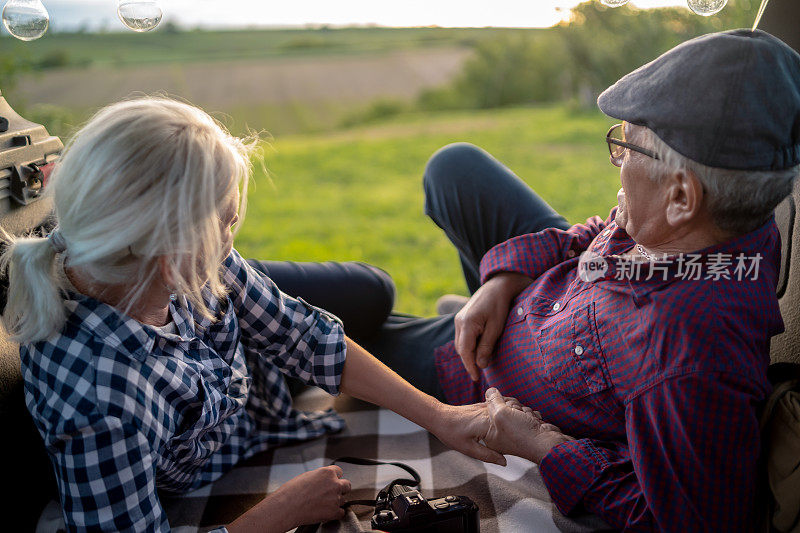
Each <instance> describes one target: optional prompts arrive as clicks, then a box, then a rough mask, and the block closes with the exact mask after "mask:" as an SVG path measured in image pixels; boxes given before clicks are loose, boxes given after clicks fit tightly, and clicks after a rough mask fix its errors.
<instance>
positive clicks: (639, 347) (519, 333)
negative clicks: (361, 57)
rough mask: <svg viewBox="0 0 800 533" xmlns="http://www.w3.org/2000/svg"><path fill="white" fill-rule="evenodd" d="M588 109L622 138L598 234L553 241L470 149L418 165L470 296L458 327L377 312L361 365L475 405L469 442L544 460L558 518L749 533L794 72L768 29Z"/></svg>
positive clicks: (671, 56)
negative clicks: (478, 417)
mask: <svg viewBox="0 0 800 533" xmlns="http://www.w3.org/2000/svg"><path fill="white" fill-rule="evenodd" d="M598 104H599V106H600V108H601V109H602V110H603V111H604V112H605V113H606V114H608V115H610V116H612V117H614V118H616V119H618V120H621V121H623V122H622V124H619V125H616V126H614V127H613V128H611V130H610V131H609V133H608V135H607V137H606V139H605V142H607V143H608V146H609V148H610V152H611V162H612V163H613V164H614V165H616V166H618V167H620V170H621V172H620V178H621V182H622V189H620V191H619V194H618V196H617V200H618V206H617V207H615V208H614V209H613V210H612V211H611V214H610V216H609V217H608V218H606V219H605V220H603V219H601V218H599V217H593V218H591V219H589V220H588V221H587V222H586V223H585V224H577V225H574V226H571V227H570V226H569V225H568V224H567V223H566V221H565V220H564V219H563V218H562V217H561V216H559V215H558V214H557V213H556V212H555V211H553V209H552V208H550V207H549V206H548V205H547V204H546V203H544V202H543V201H542V199H541V198H539V197H538V196H537V195H536V194H535V193H534V192H533V191H532V190H530V189H529V188H528V187H527V186H526V185H525V184H524V183H523V182H522V181H521V180H519V179H518V178H517V177H516V176H514V175H513V174H512V173H511V172H510V171H509V170H508V169H507V168H505V167H503V166H502V165H500V164H499V163H498V162H497V161H496V160H494V159H493V158H491V156H489V155H488V154H487V153H486V152H484V151H482V150H480V149H478V148H475V147H474V146H471V145H465V144H457V145H451V146H448V147H446V148H444V149H442V150H440V151H439V152H438V153H437V154H436V155H434V157H433V158H432V159H431V161H430V162H429V163H428V167H427V169H426V173H425V191H426V210H427V212H428V213H429V214H430V216H431V217H432V218H433V220H434V221H435V222H436V223H437V224H438V225H439V226H440V227H442V228H443V229H444V231H445V233H446V234H447V235H448V236H449V237H450V238H451V240H452V241H453V243H454V244H455V245H456V247H457V248H458V250H459V252H460V254H461V259H462V265H463V266H464V272H465V275H466V279H467V284H468V286H469V287H470V290H471V291H472V292H474V294H473V295H472V297H471V299H469V301H468V302H467V303H466V305H465V306H464V307H463V308H462V309H461V310H460V311H459V312H458V314H456V315H455V318H454V317H453V315H452V314H450V315H445V316H442V317H440V318H438V319H412V318H407V317H391V318H390V320H389V322H387V324H386V325H385V327H384V331H383V334H382V335H381V336H380V338H379V340H377V341H376V342H374V343H372V345H371V348H372V349H373V350H377V351H376V352H375V353H380V354H381V356H382V357H384V358H385V359H384V360H385V362H387V364H389V366H391V367H393V368H395V369H397V370H398V371H399V373H400V374H401V375H404V376H405V377H406V378H407V379H409V381H411V382H412V383H415V384H417V385H418V386H420V387H421V388H422V389H423V390H426V391H428V392H430V393H431V394H434V395H437V396H439V397H441V398H446V399H447V400H449V401H450V402H453V403H470V402H473V401H477V400H478V399H482V398H483V397H484V395H486V398H487V399H488V400H489V401H490V413H491V414H492V419H493V427H492V430H491V432H490V434H489V435H488V436H487V438H486V443H487V444H488V445H490V446H492V447H494V448H495V449H497V450H499V451H502V452H504V453H510V454H515V455H519V456H522V457H526V458H529V459H531V460H533V461H535V462H537V463H539V468H540V472H541V475H542V478H543V480H544V483H545V485H546V486H547V488H548V490H549V492H550V495H551V496H552V499H553V502H554V503H555V505H556V506H557V507H558V508H559V509H560V510H561V511H562V512H563V513H565V514H566V513H570V512H572V511H575V510H584V511H589V512H592V513H596V514H598V515H600V516H601V517H602V518H604V519H605V520H606V522H608V523H609V524H610V525H611V526H613V527H614V528H617V529H622V530H626V531H652V530H663V531H681V532H685V531H753V530H754V529H755V525H754V522H753V518H754V514H753V507H754V505H753V504H754V497H755V486H756V458H757V457H758V454H759V429H758V423H757V407H758V405H759V403H760V402H762V401H763V400H764V399H765V398H766V397H767V395H768V394H769V391H770V384H769V381H768V380H767V367H768V365H769V344H770V337H772V336H773V335H775V334H776V333H779V332H781V331H782V329H783V323H782V320H781V316H780V313H779V308H778V301H777V298H776V295H775V287H776V283H777V276H778V271H779V264H778V263H779V258H780V237H779V233H778V230H777V227H776V225H775V222H774V220H773V218H772V214H773V210H774V208H775V206H776V205H777V204H778V203H779V202H780V201H781V200H782V199H783V198H785V197H786V196H787V195H788V194H789V193H790V191H791V190H792V184H793V181H794V180H795V178H796V177H797V175H798V170H800V167H798V164H800V56H798V54H797V53H796V52H794V51H793V50H791V49H790V48H789V47H788V46H786V45H785V44H784V43H782V42H781V41H779V40H778V39H776V38H774V37H772V36H771V35H768V34H766V33H764V32H749V31H745V30H738V31H734V32H725V33H720V34H712V35H707V36H704V37H701V38H698V39H695V40H692V41H689V42H686V43H684V44H682V45H680V46H678V47H676V48H674V49H673V50H671V51H669V52H667V53H666V54H664V55H663V56H661V57H659V58H658V59H656V60H655V61H653V62H652V63H649V64H648V65H645V66H643V67H642V68H640V69H638V70H636V71H635V72H633V73H631V74H629V75H627V76H625V77H623V78H622V79H621V80H620V81H618V82H617V83H616V84H615V85H614V86H612V87H610V88H609V89H608V90H607V91H605V92H604V93H603V94H602V95H601V96H600V98H599V100H598ZM436 347H439V348H438V349H434V348H436ZM409 354H415V355H416V357H414V358H412V357H410V356H409ZM432 375H433V376H435V377H434V378H432V379H431V378H430V377H429V376H432ZM498 390H499V391H500V392H498ZM501 393H502V394H503V395H508V396H507V397H504V396H502V395H501ZM510 397H516V398H517V399H516V400H515V399H511V398H510ZM533 410H535V411H533Z"/></svg>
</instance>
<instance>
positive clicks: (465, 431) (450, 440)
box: [429, 403, 506, 466]
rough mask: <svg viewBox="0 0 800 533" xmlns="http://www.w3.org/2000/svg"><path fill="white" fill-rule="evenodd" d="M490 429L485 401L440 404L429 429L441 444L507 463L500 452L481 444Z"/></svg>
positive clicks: (474, 456) (482, 459) (481, 457)
mask: <svg viewBox="0 0 800 533" xmlns="http://www.w3.org/2000/svg"><path fill="white" fill-rule="evenodd" d="M490 428H491V420H490V416H489V409H488V404H486V403H476V404H473V405H446V404H442V403H440V404H439V405H438V409H437V413H436V414H435V415H434V422H433V424H432V425H431V427H430V428H429V430H430V432H431V433H433V434H434V435H436V437H437V438H438V439H439V440H440V441H442V443H443V444H444V445H446V446H448V447H450V448H452V449H454V450H456V451H459V452H461V453H463V454H464V455H468V456H470V457H473V458H475V459H478V460H480V461H485V462H487V463H495V464H498V465H500V466H505V465H506V458H505V457H503V456H502V455H501V454H500V453H497V452H496V451H494V450H492V449H490V448H488V447H486V446H484V445H482V444H480V442H479V441H481V440H485V435H486V434H487V433H488V432H489V430H490Z"/></svg>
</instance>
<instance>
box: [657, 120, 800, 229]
mask: <svg viewBox="0 0 800 533" xmlns="http://www.w3.org/2000/svg"><path fill="white" fill-rule="evenodd" d="M643 131H644V137H645V139H644V140H645V142H646V143H647V144H646V146H649V147H651V149H652V150H653V151H654V152H656V153H657V154H658V157H659V158H660V159H659V160H658V161H656V160H654V161H653V162H654V168H656V169H659V170H660V171H659V172H655V173H653V174H652V175H651V177H653V179H656V180H659V179H661V178H662V177H664V176H666V175H667V174H668V173H669V172H670V171H680V170H689V171H691V172H693V173H694V174H695V175H696V176H697V178H698V179H699V180H700V183H702V185H703V190H704V193H705V202H706V207H707V209H708V211H709V213H710V214H711V217H712V219H713V221H714V223H715V224H716V225H717V226H718V227H719V228H720V229H721V230H723V231H726V232H729V233H732V234H734V235H743V234H745V233H748V232H750V231H753V230H755V229H756V228H758V227H759V226H761V225H762V224H764V222H766V221H767V219H768V218H769V217H770V216H771V215H772V213H773V211H774V210H775V207H776V206H777V205H778V204H779V203H781V201H782V200H783V199H784V198H786V197H787V196H788V195H789V194H791V193H792V187H793V184H794V180H795V178H797V176H798V174H800V165H798V166H795V167H792V168H788V169H785V170H758V171H752V170H729V169H725V168H715V167H709V166H706V165H703V164H701V163H698V162H696V161H693V160H691V159H689V158H688V157H685V156H683V155H681V154H679V153H678V152H676V151H675V150H673V149H672V148H670V147H669V146H668V145H667V143H665V142H664V141H662V140H661V139H660V138H659V137H658V135H656V134H655V133H654V132H653V131H652V130H651V129H649V128H644V129H643Z"/></svg>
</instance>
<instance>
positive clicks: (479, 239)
mask: <svg viewBox="0 0 800 533" xmlns="http://www.w3.org/2000/svg"><path fill="white" fill-rule="evenodd" d="M423 185H424V187H425V213H426V214H427V215H428V216H429V217H431V219H432V220H433V221H434V222H435V223H436V225H438V226H439V227H440V228H442V230H444V232H445V234H446V235H447V237H448V238H449V239H450V241H451V242H452V243H453V244H454V245H455V247H456V249H457V250H458V254H459V257H460V259H461V266H462V268H463V270H464V278H465V279H466V282H467V288H468V289H469V292H470V294H472V293H474V292H475V291H476V290H478V287H480V276H479V274H478V268H479V265H480V262H481V259H482V258H483V256H484V255H485V254H486V252H488V251H489V249H490V248H492V247H494V246H495V245H497V244H500V243H501V242H504V241H507V240H508V239H511V238H512V237H516V236H518V235H524V234H526V233H536V232H538V231H542V230H543V229H546V228H560V229H567V228H568V227H569V226H570V225H569V224H568V223H567V221H566V219H565V218H564V217H563V216H561V215H559V214H558V213H557V212H556V211H555V210H554V209H553V208H552V207H550V206H549V205H548V204H547V202H545V201H544V200H542V198H541V197H540V196H539V195H538V194H536V193H535V192H534V191H533V189H531V188H530V187H529V186H528V185H527V184H526V183H525V182H524V181H522V180H521V179H519V178H518V177H517V176H516V174H514V173H513V172H511V170H509V169H508V168H507V167H506V166H504V165H503V164H502V163H500V162H499V161H497V160H496V159H495V158H493V157H492V156H491V155H489V154H488V153H487V152H486V151H484V150H482V149H480V148H478V147H477V146H474V145H471V144H467V143H456V144H450V145H448V146H445V147H444V148H442V149H441V150H439V151H438V152H436V153H435V154H434V155H433V156H432V157H431V159H430V161H428V165H427V167H426V169H425V175H424V178H423Z"/></svg>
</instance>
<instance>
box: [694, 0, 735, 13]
mask: <svg viewBox="0 0 800 533" xmlns="http://www.w3.org/2000/svg"><path fill="white" fill-rule="evenodd" d="M686 3H687V4H689V9H691V10H692V11H694V12H695V13H697V14H698V15H702V16H704V17H709V16H711V15H714V14H716V13H719V12H720V11H722V8H723V7H725V5H726V4H727V3H728V0H687V1H686Z"/></svg>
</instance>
